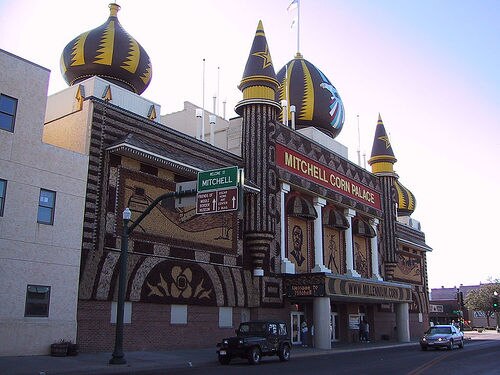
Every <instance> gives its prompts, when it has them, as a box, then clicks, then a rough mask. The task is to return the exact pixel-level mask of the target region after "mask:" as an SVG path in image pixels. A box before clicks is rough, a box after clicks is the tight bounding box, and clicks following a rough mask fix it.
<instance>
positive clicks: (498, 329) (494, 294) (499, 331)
mask: <svg viewBox="0 0 500 375" xmlns="http://www.w3.org/2000/svg"><path fill="white" fill-rule="evenodd" d="M493 298H494V299H495V300H496V301H498V292H497V291H496V290H495V291H494V292H493ZM499 315H500V314H498V306H495V320H496V323H497V333H500V327H499V325H498V318H499Z"/></svg>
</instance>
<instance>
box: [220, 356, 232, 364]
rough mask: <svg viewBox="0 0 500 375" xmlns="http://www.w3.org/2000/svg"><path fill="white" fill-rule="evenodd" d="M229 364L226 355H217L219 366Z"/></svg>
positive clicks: (229, 358) (228, 358)
mask: <svg viewBox="0 0 500 375" xmlns="http://www.w3.org/2000/svg"><path fill="white" fill-rule="evenodd" d="M229 362H231V357H230V356H228V355H219V363H220V364H221V365H228V364H229Z"/></svg>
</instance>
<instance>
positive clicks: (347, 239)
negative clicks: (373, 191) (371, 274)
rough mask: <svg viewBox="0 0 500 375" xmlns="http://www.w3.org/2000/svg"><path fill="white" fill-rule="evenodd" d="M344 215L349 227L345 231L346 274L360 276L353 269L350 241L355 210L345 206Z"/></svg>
mask: <svg viewBox="0 0 500 375" xmlns="http://www.w3.org/2000/svg"><path fill="white" fill-rule="evenodd" d="M344 215H345V217H346V219H347V222H348V223H349V228H347V229H346V231H345V263H346V269H347V272H346V274H347V275H349V276H354V277H361V275H360V274H359V273H358V272H357V271H356V270H355V269H354V246H353V243H352V218H353V217H354V216H355V215H356V211H354V210H351V209H350V208H347V209H346V210H344Z"/></svg>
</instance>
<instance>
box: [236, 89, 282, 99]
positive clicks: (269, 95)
mask: <svg viewBox="0 0 500 375" xmlns="http://www.w3.org/2000/svg"><path fill="white" fill-rule="evenodd" d="M274 95H275V94H274V90H273V89H271V88H270V87H267V86H250V87H247V88H246V89H244V90H243V99H255V98H259V99H274Z"/></svg>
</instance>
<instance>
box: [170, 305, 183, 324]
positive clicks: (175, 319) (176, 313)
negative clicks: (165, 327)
mask: <svg viewBox="0 0 500 375" xmlns="http://www.w3.org/2000/svg"><path fill="white" fill-rule="evenodd" d="M170 324H187V305H171V306H170Z"/></svg>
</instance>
